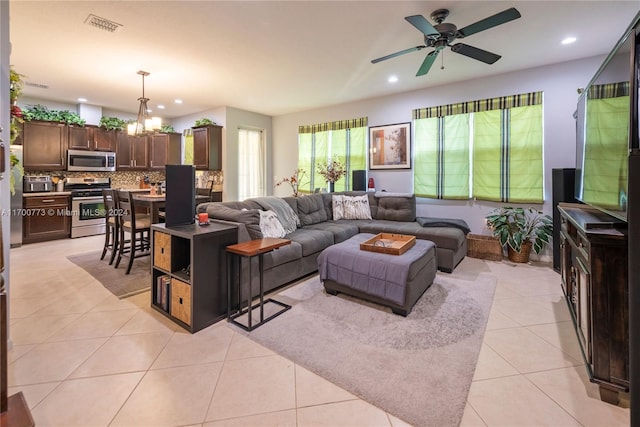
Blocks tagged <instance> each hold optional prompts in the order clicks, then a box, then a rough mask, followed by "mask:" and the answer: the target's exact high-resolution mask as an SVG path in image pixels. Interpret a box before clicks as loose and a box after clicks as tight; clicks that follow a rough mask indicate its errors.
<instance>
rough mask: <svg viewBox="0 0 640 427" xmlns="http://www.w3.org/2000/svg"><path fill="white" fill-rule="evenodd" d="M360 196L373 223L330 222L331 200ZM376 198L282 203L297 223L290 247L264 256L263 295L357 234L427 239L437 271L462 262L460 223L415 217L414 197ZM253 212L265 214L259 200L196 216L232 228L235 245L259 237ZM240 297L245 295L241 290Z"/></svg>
mask: <svg viewBox="0 0 640 427" xmlns="http://www.w3.org/2000/svg"><path fill="white" fill-rule="evenodd" d="M364 194H367V196H368V201H369V208H370V210H371V218H372V219H339V220H334V219H333V218H334V216H333V211H332V195H346V196H362V195H364ZM378 195H379V196H380V197H377V196H376V193H372V192H364V191H346V192H339V193H319V194H311V195H307V196H302V197H284V198H281V200H284V201H286V203H287V204H288V205H289V206H290V207H291V208H292V209H293V211H294V212H296V213H297V215H298V218H299V220H300V224H299V226H298V227H297V228H296V229H295V231H293V232H291V233H289V234H287V235H286V236H285V238H287V239H290V240H291V244H290V245H287V246H284V247H281V248H279V249H277V250H275V251H273V252H270V253H267V254H265V255H264V276H263V277H264V290H265V292H266V291H270V290H272V289H275V288H277V287H279V286H281V285H284V284H286V283H289V282H292V281H294V280H296V279H299V278H301V277H303V276H305V275H308V274H311V273H314V272H317V271H318V264H317V258H318V256H319V255H320V253H321V252H322V251H323V250H324V249H325V248H326V247H328V246H330V245H333V244H334V243H340V242H342V241H345V240H347V239H349V238H350V237H352V236H354V235H356V234H358V233H401V234H410V235H414V236H416V237H417V238H418V239H423V240H430V241H432V242H434V243H435V245H436V256H437V266H438V269H439V270H441V271H444V272H449V273H450V272H452V271H453V269H454V268H455V267H456V265H458V263H459V262H460V261H462V259H463V258H464V256H465V255H466V253H467V240H466V233H467V232H468V228H467V227H466V224H465V223H464V221H461V220H440V219H436V220H433V219H430V218H420V217H416V198H415V196H414V195H393V194H388V195H386V194H385V195H382V194H379V193H378ZM243 209H244V210H243ZM258 210H264V204H261V203H260V200H259V199H248V200H245V201H242V202H210V203H202V204H200V205H198V206H197V212H198V213H201V212H206V213H208V214H209V218H210V219H213V220H216V221H221V222H230V223H233V224H234V225H237V226H238V242H243V241H248V240H252V239H259V238H262V237H263V236H262V233H261V231H260V225H259V224H260V215H259V212H258ZM246 268H247V267H245V269H246ZM257 274H258V272H257V262H256V265H253V266H252V275H254V277H257ZM245 277H246V276H245ZM254 283H255V282H254ZM255 292H256V290H255V289H254V293H255ZM243 295H246V285H245V286H244V287H243Z"/></svg>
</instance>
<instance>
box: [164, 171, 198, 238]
mask: <svg viewBox="0 0 640 427" xmlns="http://www.w3.org/2000/svg"><path fill="white" fill-rule="evenodd" d="M165 174H166V180H167V184H166V187H167V195H166V204H165V211H166V213H165V215H166V218H165V225H166V226H167V227H173V226H176V225H184V224H192V223H193V222H195V216H196V168H195V166H192V165H167V166H166V172H165Z"/></svg>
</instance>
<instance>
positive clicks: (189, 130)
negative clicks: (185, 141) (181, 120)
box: [182, 128, 193, 136]
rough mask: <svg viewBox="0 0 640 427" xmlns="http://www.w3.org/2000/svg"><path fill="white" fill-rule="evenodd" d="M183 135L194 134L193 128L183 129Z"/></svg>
mask: <svg viewBox="0 0 640 427" xmlns="http://www.w3.org/2000/svg"><path fill="white" fill-rule="evenodd" d="M182 136H193V129H191V128H189V129H185V130H183V131H182Z"/></svg>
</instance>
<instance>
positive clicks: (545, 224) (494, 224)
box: [485, 206, 553, 262]
mask: <svg viewBox="0 0 640 427" xmlns="http://www.w3.org/2000/svg"><path fill="white" fill-rule="evenodd" d="M485 218H486V220H487V225H488V226H489V228H490V229H491V231H492V233H493V235H494V236H495V237H497V238H498V239H499V240H500V244H501V245H502V246H505V245H506V246H507V252H508V258H509V259H510V260H511V261H513V262H528V261H529V254H530V253H531V249H532V248H533V250H534V252H535V253H536V254H539V253H540V252H542V250H543V249H544V248H545V246H547V244H548V243H549V242H550V241H551V235H552V233H553V220H552V219H551V217H550V216H549V215H545V214H543V213H542V212H540V211H539V210H537V209H535V208H532V207H531V208H526V209H525V208H513V207H508V206H507V207H502V208H498V209H495V210H494V211H492V212H491V213H490V214H489V215H487V216H486V217H485Z"/></svg>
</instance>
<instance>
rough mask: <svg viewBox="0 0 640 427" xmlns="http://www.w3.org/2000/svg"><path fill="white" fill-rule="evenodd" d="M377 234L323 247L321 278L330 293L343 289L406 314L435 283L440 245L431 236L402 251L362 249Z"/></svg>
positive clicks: (319, 264) (320, 257) (364, 235)
mask: <svg viewBox="0 0 640 427" xmlns="http://www.w3.org/2000/svg"><path fill="white" fill-rule="evenodd" d="M373 236H374V234H368V233H361V234H357V235H355V236H353V237H352V238H350V239H348V240H345V241H344V242H341V243H337V244H335V245H332V246H329V247H328V248H326V249H325V250H324V251H322V253H321V254H320V256H319V257H318V271H319V273H320V280H322V281H323V283H324V288H325V289H326V291H327V293H329V294H332V295H335V294H337V293H338V292H343V293H345V294H348V295H353V296H355V297H358V298H362V299H364V300H367V301H371V302H375V303H378V304H382V305H385V306H387V307H390V308H391V310H392V311H393V312H394V313H396V314H401V315H403V316H406V315H408V314H409V312H410V311H411V308H413V305H414V304H415V303H416V301H418V299H419V298H420V296H421V295H422V294H423V293H424V291H425V290H427V288H428V287H429V286H431V284H432V283H433V279H434V278H435V276H436V268H437V262H436V246H435V244H434V243H433V242H431V241H428V240H416V244H415V245H414V246H413V247H412V248H411V249H409V250H408V251H407V252H405V253H404V254H402V255H387V254H383V253H378V252H369V251H363V250H361V249H360V243H361V242H364V241H365V240H367V239H370V238H371V237H373Z"/></svg>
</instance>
